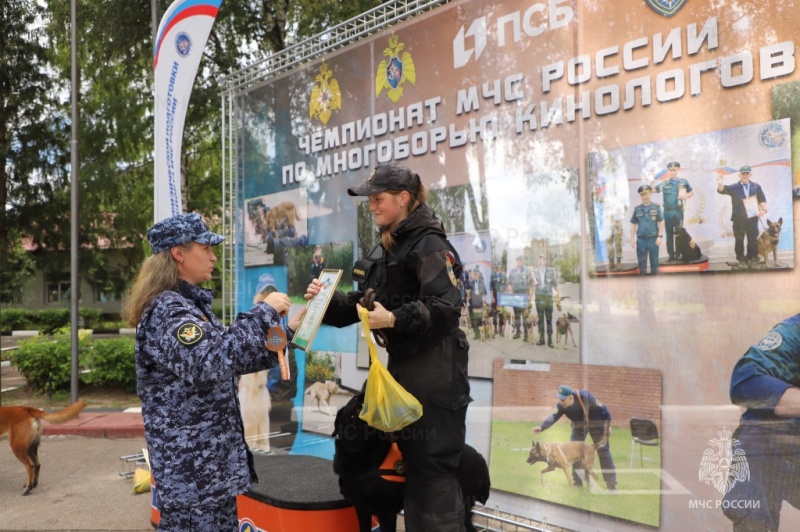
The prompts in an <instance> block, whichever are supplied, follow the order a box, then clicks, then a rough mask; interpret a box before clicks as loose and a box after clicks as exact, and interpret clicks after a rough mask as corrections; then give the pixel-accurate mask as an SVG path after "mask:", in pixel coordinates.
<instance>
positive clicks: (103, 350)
mask: <svg viewBox="0 0 800 532" xmlns="http://www.w3.org/2000/svg"><path fill="white" fill-rule="evenodd" d="M90 338H91V337H90V336H88V335H79V338H78V360H79V364H78V365H79V367H80V368H83V369H85V370H88V371H84V372H81V374H80V382H81V383H83V384H86V385H90V386H106V387H109V388H120V389H124V390H125V391H126V392H132V391H135V390H136V363H135V358H134V344H135V340H134V339H133V338H128V337H121V338H109V339H100V340H94V341H92V340H91V339H90ZM71 347H72V346H71V341H70V336H69V334H57V335H55V336H54V337H52V338H48V337H44V336H37V337H34V338H30V339H26V340H22V341H20V342H19V349H17V350H16V351H11V353H10V356H9V359H10V360H11V363H12V364H14V366H15V367H16V368H17V370H18V371H19V372H20V374H22V376H23V377H25V380H27V381H28V385H29V386H30V387H31V388H32V389H33V390H35V391H37V392H40V393H44V394H47V395H49V396H52V395H53V394H54V393H57V392H61V391H64V390H69V389H70V384H71V380H70V379H71V375H72V348H71Z"/></svg>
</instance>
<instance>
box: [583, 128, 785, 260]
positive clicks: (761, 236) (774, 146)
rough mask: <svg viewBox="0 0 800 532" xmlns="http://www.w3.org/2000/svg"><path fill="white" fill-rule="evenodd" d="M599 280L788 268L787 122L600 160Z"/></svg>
mask: <svg viewBox="0 0 800 532" xmlns="http://www.w3.org/2000/svg"><path fill="white" fill-rule="evenodd" d="M588 178H589V188H590V190H591V191H592V200H593V210H592V212H591V213H590V215H591V218H592V220H593V224H592V232H593V238H592V243H593V246H592V247H593V250H592V251H593V253H592V256H593V257H594V261H592V264H591V268H592V271H593V273H595V274H597V275H621V274H641V275H645V274H656V273H683V272H697V271H752V270H770V269H783V268H793V267H794V227H793V216H792V168H791V139H790V128H789V121H788V120H787V119H784V120H776V121H771V122H765V123H760V124H753V125H750V126H744V127H739V128H732V129H728V130H722V131H716V132H713V133H706V134H701V135H694V136H691V137H683V138H673V139H666V140H662V141H659V142H655V143H649V144H642V145H637V146H630V147H626V148H620V149H617V150H611V151H607V152H596V153H592V154H590V156H589V161H588Z"/></svg>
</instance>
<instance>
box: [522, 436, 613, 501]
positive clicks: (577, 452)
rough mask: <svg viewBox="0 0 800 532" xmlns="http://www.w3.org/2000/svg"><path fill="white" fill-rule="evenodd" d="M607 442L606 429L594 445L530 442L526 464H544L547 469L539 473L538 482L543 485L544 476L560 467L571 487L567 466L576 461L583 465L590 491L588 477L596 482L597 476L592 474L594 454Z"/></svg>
mask: <svg viewBox="0 0 800 532" xmlns="http://www.w3.org/2000/svg"><path fill="white" fill-rule="evenodd" d="M607 441H608V429H606V433H605V435H604V436H603V439H602V440H600V441H599V442H597V443H595V444H594V445H592V444H590V443H586V442H582V441H570V442H556V443H544V442H538V441H533V442H531V445H532V447H531V451H530V453H528V460H527V462H528V464H530V465H533V464H535V463H536V462H546V463H547V467H546V468H544V469H542V470H541V471H540V472H539V480H540V481H541V482H542V483H544V474H545V473H549V472H550V471H555V470H556V468H557V467H560V468H561V469H562V470H563V471H564V476H565V477H567V484H568V485H569V486H572V475H571V474H570V472H569V466H571V465H573V464H574V463H575V462H577V461H579V460H580V461H581V462H582V463H583V469H584V471H585V472H586V474H585V475H584V476H585V477H586V487H587V489H589V490H590V491H591V485H590V484H589V483H590V480H589V477H591V478H593V479H594V480H595V481H598V480H599V479H598V478H597V474H596V473H595V472H594V454H595V451H596V450H597V449H599V448H600V447H602V446H603V445H605V444H606V442H607Z"/></svg>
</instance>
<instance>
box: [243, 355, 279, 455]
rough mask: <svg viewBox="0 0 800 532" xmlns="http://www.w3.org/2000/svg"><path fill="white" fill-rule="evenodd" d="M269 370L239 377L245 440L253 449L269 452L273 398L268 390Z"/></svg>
mask: <svg viewBox="0 0 800 532" xmlns="http://www.w3.org/2000/svg"><path fill="white" fill-rule="evenodd" d="M268 375H269V370H267V369H265V370H262V371H259V372H257V373H247V374H245V375H242V376H240V377H239V408H240V410H241V412H242V422H243V423H244V438H245V440H246V441H247V444H248V445H249V446H250V448H251V449H258V450H259V451H265V452H269V450H270V443H269V432H270V426H269V411H270V409H271V408H272V398H271V397H270V395H269V390H268V389H267V377H268Z"/></svg>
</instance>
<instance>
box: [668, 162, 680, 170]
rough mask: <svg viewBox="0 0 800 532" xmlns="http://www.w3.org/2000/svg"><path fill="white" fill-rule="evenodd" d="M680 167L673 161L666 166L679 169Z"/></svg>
mask: <svg viewBox="0 0 800 532" xmlns="http://www.w3.org/2000/svg"><path fill="white" fill-rule="evenodd" d="M680 167H681V163H679V162H677V161H673V162H671V163H669V164H667V168H680Z"/></svg>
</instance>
